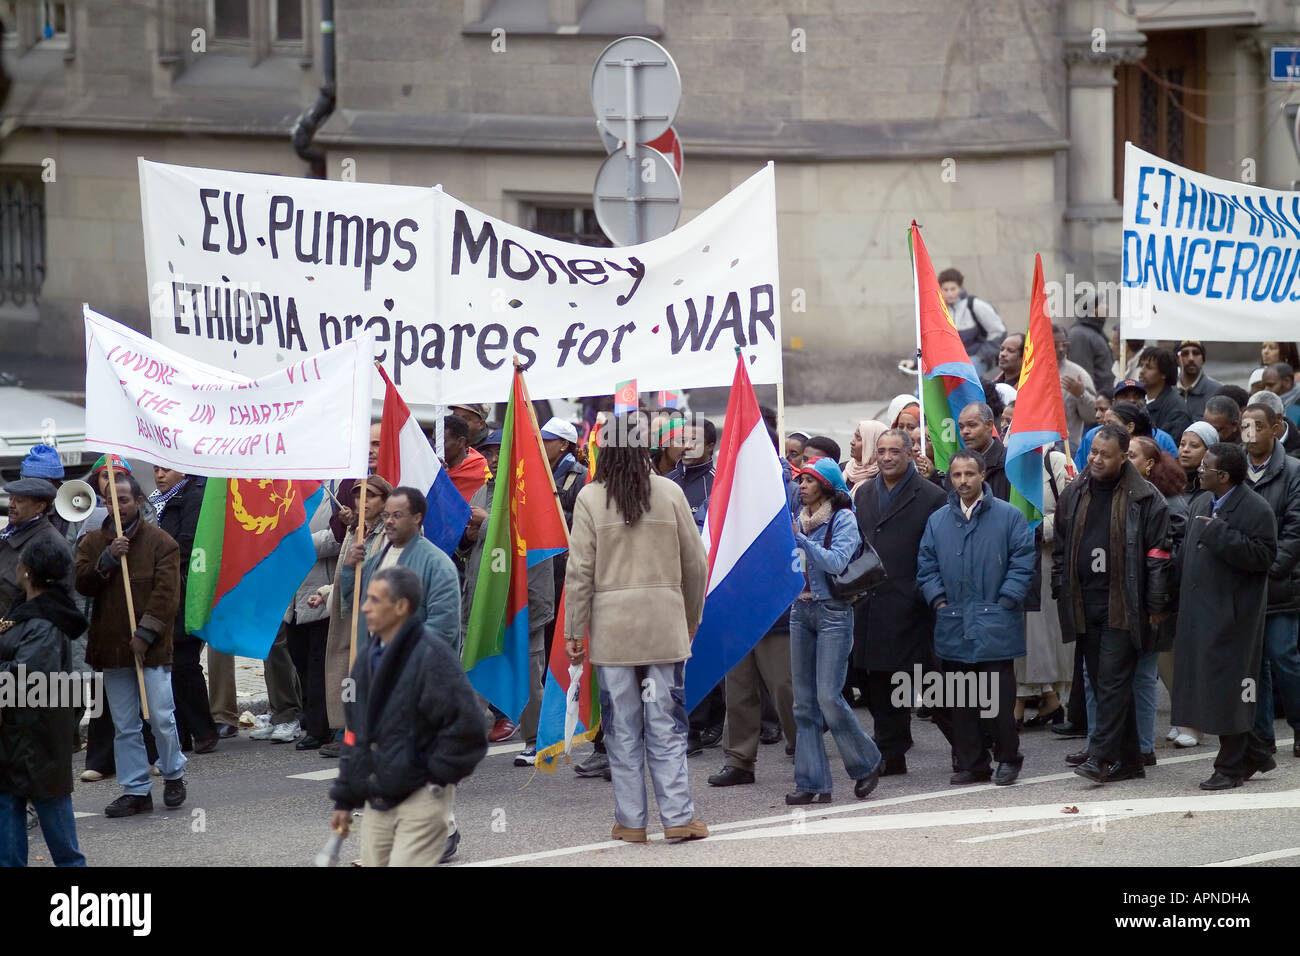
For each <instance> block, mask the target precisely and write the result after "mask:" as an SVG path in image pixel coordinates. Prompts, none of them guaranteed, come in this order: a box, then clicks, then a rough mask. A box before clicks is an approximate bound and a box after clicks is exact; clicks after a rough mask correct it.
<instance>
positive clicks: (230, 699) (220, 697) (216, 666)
mask: <svg viewBox="0 0 1300 956" xmlns="http://www.w3.org/2000/svg"><path fill="white" fill-rule="evenodd" d="M206 653H207V655H208V707H209V708H210V709H211V710H212V719H213V720H214V721H216V722H217V723H219V724H229V725H230V726H231V727H238V726H239V713H238V711H237V707H238V701H237V699H236V697H235V659H234V658H233V657H231V656H230V655H229V654H223V653H222V652H221V651H214V650H213V649H212V647H211V646H210V645H209V646H208V648H207V651H206Z"/></svg>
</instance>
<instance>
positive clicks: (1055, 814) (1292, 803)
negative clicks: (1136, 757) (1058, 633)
mask: <svg viewBox="0 0 1300 956" xmlns="http://www.w3.org/2000/svg"><path fill="white" fill-rule="evenodd" d="M1078 807H1079V814H1080V816H1086V817H1089V818H1091V817H1096V816H1103V817H1104V818H1105V819H1107V820H1124V819H1130V818H1133V817H1143V816H1151V815H1153V814H1158V813H1187V812H1196V813H1209V812H1212V811H1225V810H1291V809H1300V790H1281V791H1275V792H1271V793H1249V792H1232V793H1224V794H1212V795H1200V794H1187V795H1183V796H1177V797H1152V798H1148V799H1145V800H1128V799H1125V800H1108V801H1102V802H1097V803H1084V802H1080V803H1079V804H1078ZM1060 818H1061V805H1060V804H1059V803H1045V804H1038V805H1036V806H1025V807H972V808H970V809H967V810H938V811H931V812H928V813H885V814H880V815H879V816H871V817H851V818H847V819H835V820H806V821H801V822H799V823H798V824H797V825H791V821H789V820H786V821H785V823H786V826H782V827H767V828H764V829H758V830H743V831H741V832H739V833H727V834H723V835H721V836H719V837H717V838H716V839H719V840H760V839H766V838H771V837H789V836H806V835H811V834H820V833H868V832H875V831H883V830H912V829H918V828H928V827H954V826H970V825H973V824H984V823H1015V822H1019V821H1022V820H1023V821H1028V820H1059V819H1060ZM1072 822H1073V821H1072Z"/></svg>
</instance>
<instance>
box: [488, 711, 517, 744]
mask: <svg viewBox="0 0 1300 956" xmlns="http://www.w3.org/2000/svg"><path fill="white" fill-rule="evenodd" d="M516 729H517V725H516V724H515V722H514V721H513V720H507V719H506V718H504V717H503V718H501V719H500V720H498V721H496V722H495V723H494V724H492V729H491V730H490V731H489V732H488V740H489V741H490V742H491V743H494V744H499V743H501V742H502V741H503V740H509V739H510V738H511V737H513V736H514V735H515V730H516Z"/></svg>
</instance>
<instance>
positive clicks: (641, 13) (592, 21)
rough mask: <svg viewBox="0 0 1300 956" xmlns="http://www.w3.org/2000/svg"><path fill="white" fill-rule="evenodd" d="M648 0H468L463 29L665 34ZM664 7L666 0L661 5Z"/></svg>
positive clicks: (473, 31)
mask: <svg viewBox="0 0 1300 956" xmlns="http://www.w3.org/2000/svg"><path fill="white" fill-rule="evenodd" d="M649 6H650V4H648V3H647V0H467V2H466V3H465V26H464V27H463V28H462V31H461V32H463V33H467V34H478V33H488V34H490V33H491V32H492V31H493V30H496V29H501V30H505V31H506V33H507V34H509V33H518V34H523V35H525V36H527V35H530V34H531V35H534V36H612V37H619V36H629V35H633V34H635V35H637V36H646V37H657V36H662V35H663V24H661V23H652V22H650V18H649V14H650V12H651V11H650V10H649V9H648V7H649ZM659 7H660V9H662V4H660V5H659Z"/></svg>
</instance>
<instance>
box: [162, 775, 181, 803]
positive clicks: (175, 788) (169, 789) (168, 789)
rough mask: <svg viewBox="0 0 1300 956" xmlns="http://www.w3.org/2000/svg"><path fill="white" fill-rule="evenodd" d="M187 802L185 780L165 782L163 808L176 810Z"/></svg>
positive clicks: (178, 779)
mask: <svg viewBox="0 0 1300 956" xmlns="http://www.w3.org/2000/svg"><path fill="white" fill-rule="evenodd" d="M184 802H185V778H184V777H179V778H177V779H176V780H164V781H163V806H164V807H166V808H167V809H168V810H175V809H176V808H177V807H179V806H180V805H181V804H182V803H184Z"/></svg>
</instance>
